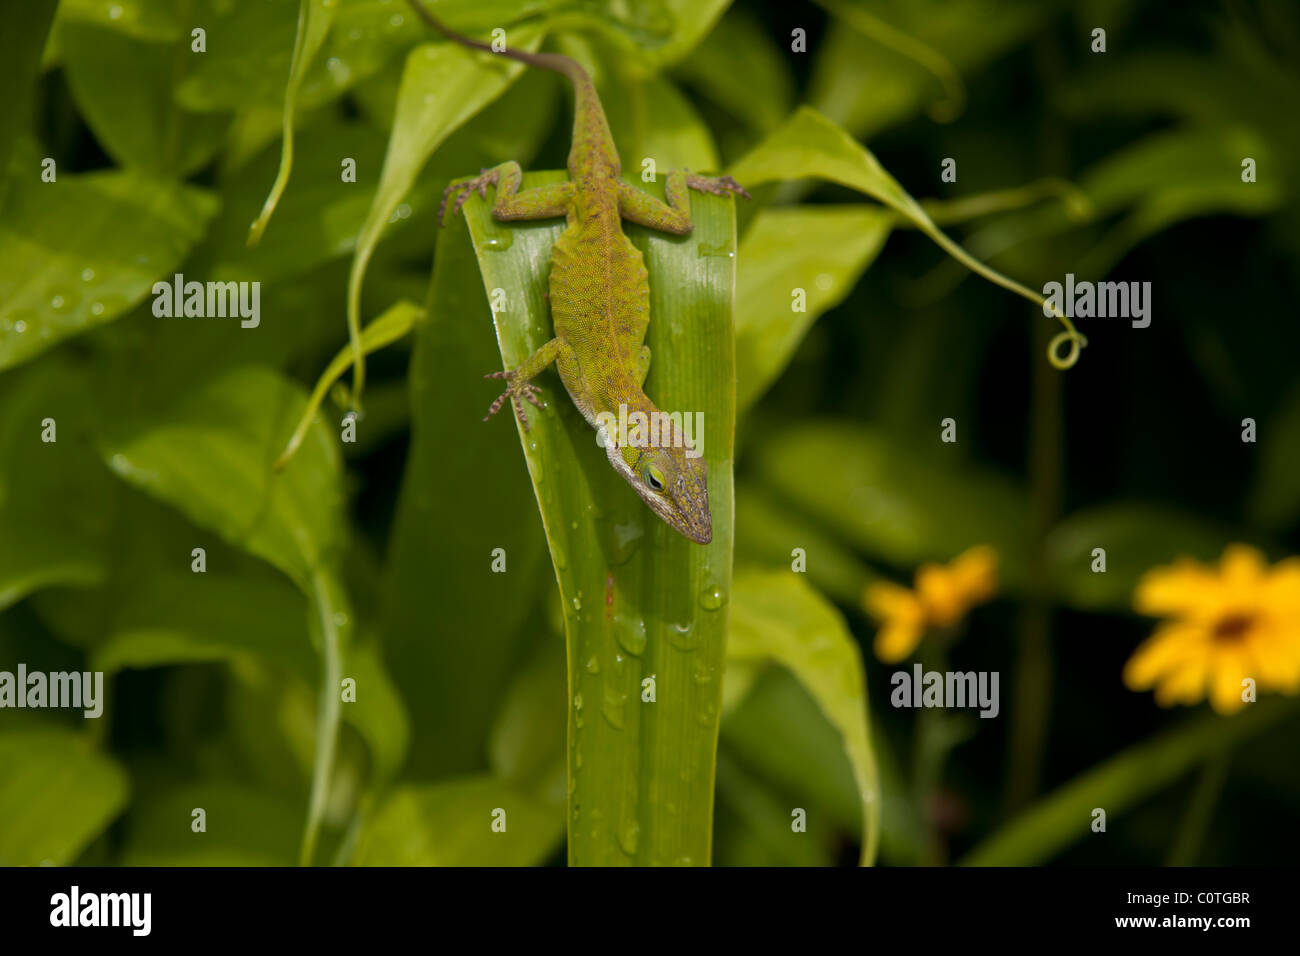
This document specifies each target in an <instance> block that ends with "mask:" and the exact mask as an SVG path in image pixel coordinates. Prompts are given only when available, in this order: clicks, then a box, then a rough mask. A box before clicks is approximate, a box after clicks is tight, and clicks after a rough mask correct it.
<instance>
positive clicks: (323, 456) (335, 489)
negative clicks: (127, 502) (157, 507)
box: [102, 366, 343, 594]
mask: <svg viewBox="0 0 1300 956" xmlns="http://www.w3.org/2000/svg"><path fill="white" fill-rule="evenodd" d="M305 407H306V401H305V400H304V398H303V396H302V393H301V391H300V390H299V389H298V387H297V386H295V385H292V384H290V383H289V382H288V381H286V380H285V379H283V378H282V377H280V376H279V375H278V374H276V373H274V372H271V371H269V370H266V369H261V368H257V367H253V366H246V367H242V368H237V369H232V370H231V371H229V372H227V373H225V374H223V375H221V376H220V377H218V378H217V379H215V380H213V381H212V382H208V383H205V384H204V385H202V386H201V387H199V388H197V389H195V390H193V391H192V392H191V393H190V394H189V395H187V396H185V397H184V398H182V399H181V400H180V401H179V402H178V403H177V404H176V405H175V406H173V407H172V408H169V409H165V410H162V411H161V412H154V413H153V414H151V415H149V416H148V417H144V416H141V417H138V418H127V417H122V418H117V419H116V420H114V421H113V422H112V423H110V424H109V426H108V429H107V431H106V434H105V437H104V439H103V442H102V450H103V454H104V458H105V460H106V461H108V463H109V466H110V467H111V468H112V469H113V470H114V471H116V472H117V473H118V474H119V475H121V476H122V477H123V478H124V479H126V480H127V481H128V482H130V483H131V484H134V485H136V486H137V487H139V488H141V489H142V490H144V491H146V492H147V493H149V494H151V495H153V496H154V497H156V498H159V499H161V500H162V501H165V502H167V503H169V504H171V505H172V506H173V507H175V508H178V509H179V510H180V511H181V512H182V513H183V514H185V515H186V516H187V517H189V519H190V520H191V521H193V522H194V523H195V524H197V525H199V526H200V527H206V528H210V529H212V530H213V531H215V532H216V533H217V534H219V535H220V536H221V537H222V538H223V539H225V540H226V541H228V542H229V543H231V544H233V545H234V546H235V547H238V548H242V549H243V550H245V551H248V552H250V553H252V554H255V555H257V556H258V557H260V558H263V559H264V560H266V561H269V562H270V563H271V564H273V565H275V566H276V567H278V568H279V569H280V570H281V571H283V572H284V573H285V574H287V575H288V576H289V577H290V578H291V579H292V580H293V581H294V582H295V583H297V584H298V586H299V587H300V588H301V589H302V590H303V592H304V593H307V594H310V593H313V585H312V579H313V577H314V575H315V574H316V573H317V571H319V570H321V569H323V568H325V567H327V566H328V564H329V562H330V561H332V560H334V559H335V558H336V557H337V555H338V553H339V550H340V548H341V546H342V537H343V519H342V514H343V495H342V489H341V480H340V469H341V464H340V458H339V451H338V444H337V442H336V441H335V440H334V439H333V437H332V436H331V435H330V434H329V432H328V431H327V430H326V428H325V427H324V426H323V425H318V426H316V427H314V428H312V429H310V430H309V431H308V433H307V438H306V440H305V441H304V443H303V445H302V448H301V449H300V451H299V452H298V455H297V456H296V457H295V458H294V459H293V461H292V462H291V463H290V464H289V467H288V468H287V469H285V471H284V472H282V473H279V474H277V473H274V472H273V471H272V469H271V463H272V462H273V461H274V459H275V455H276V452H278V451H279V449H280V448H281V447H283V443H284V441H285V439H286V438H287V436H288V433H289V429H290V428H292V426H293V423H294V422H295V421H296V420H297V419H298V418H300V417H301V414H302V411H303V410H304V408H305Z"/></svg>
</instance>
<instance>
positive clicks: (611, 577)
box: [433, 173, 735, 865]
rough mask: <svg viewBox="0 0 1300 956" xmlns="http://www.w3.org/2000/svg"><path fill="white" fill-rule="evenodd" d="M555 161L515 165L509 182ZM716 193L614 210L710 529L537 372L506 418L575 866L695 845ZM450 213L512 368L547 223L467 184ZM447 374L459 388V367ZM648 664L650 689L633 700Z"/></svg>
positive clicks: (709, 598)
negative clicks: (685, 528)
mask: <svg viewBox="0 0 1300 956" xmlns="http://www.w3.org/2000/svg"><path fill="white" fill-rule="evenodd" d="M561 178H562V174H559V173H546V174H532V175H526V176H525V177H524V183H523V187H524V188H529V187H530V186H537V185H541V184H543V183H547V182H556V181H558V180H559V179H561ZM654 192H655V194H656V195H658V196H661V197H662V191H661V188H660V187H656V188H655V191H654ZM733 210H734V206H733V205H732V203H731V202H730V201H728V200H724V199H720V198H718V197H713V196H709V195H701V196H698V197H692V200H691V211H692V215H693V218H694V220H695V229H694V232H693V233H692V234H691V235H690V236H689V237H670V236H665V235H661V234H657V233H652V232H649V231H647V230H644V229H641V228H638V227H633V226H627V232H628V235H629V236H630V237H631V238H632V241H633V243H634V244H635V245H636V246H637V248H639V249H640V250H641V252H642V253H643V255H644V256H645V262H646V267H647V270H648V272H649V275H650V315H651V320H650V326H649V332H648V338H647V344H648V345H649V347H650V349H651V353H652V355H653V356H654V358H653V360H652V362H651V366H650V374H649V378H648V379H647V382H646V393H647V394H648V395H649V396H650V397H651V398H652V399H654V400H655V401H656V403H657V404H658V405H659V406H660V407H661V408H663V409H664V410H668V411H672V410H677V411H684V412H692V411H696V412H700V413H702V414H703V415H704V422H705V436H706V437H705V442H704V447H703V449H702V450H703V454H704V458H705V460H706V461H707V462H708V480H709V492H710V508H711V511H712V514H713V541H712V543H711V544H710V545H707V546H700V545H697V544H694V543H693V542H690V541H688V540H687V539H686V538H684V537H682V536H681V535H680V534H678V533H677V532H676V531H673V530H672V529H671V528H669V527H668V526H667V525H665V524H664V523H663V522H662V521H660V520H659V519H658V518H656V517H655V516H654V515H653V513H652V512H651V511H650V510H649V509H648V508H647V507H646V506H645V504H644V503H643V502H642V501H641V500H640V499H639V498H638V497H636V495H635V493H634V492H633V491H632V490H631V489H630V488H629V487H628V486H627V485H626V483H624V482H623V480H622V479H621V478H619V477H618V475H617V474H616V473H615V472H614V471H613V469H612V468H610V466H609V463H608V461H607V460H606V459H605V455H604V453H603V450H602V449H600V448H599V447H598V446H597V443H596V435H595V432H594V431H593V430H592V429H590V428H589V427H588V426H587V424H586V422H585V421H584V420H582V419H581V418H580V416H579V415H578V413H577V411H576V409H574V408H573V404H572V402H571V401H570V400H569V398H568V396H567V395H566V394H565V393H564V391H563V390H562V389H559V388H557V387H556V386H555V379H554V377H553V376H552V375H550V374H548V375H545V376H542V377H541V378H540V379H539V380H538V385H539V386H540V387H541V394H542V398H543V401H545V403H546V406H547V407H546V409H545V410H533V411H534V414H533V416H532V424H531V431H529V432H526V433H525V432H523V431H522V426H520V429H519V434H520V438H521V440H522V442H523V446H524V456H525V459H526V461H527V467H528V470H529V473H530V474H531V476H532V480H533V490H534V493H535V494H536V496H537V500H538V502H539V504H540V507H541V511H542V523H543V525H544V526H545V529H546V534H547V540H548V544H549V546H550V551H551V558H552V563H553V564H554V566H555V570H556V576H557V578H558V581H559V586H560V596H561V599H562V602H563V605H564V609H565V633H566V641H567V645H568V662H569V688H570V694H571V695H572V697H571V709H570V712H569V741H570V749H569V779H570V786H571V790H570V808H571V810H572V811H574V813H573V816H572V817H571V819H570V831H569V834H570V839H569V856H570V861H571V862H572V863H574V864H578V865H590V864H595V865H600V864H616V863H632V864H654V863H678V864H696V865H699V864H705V863H707V862H708V860H709V852H710V825H711V821H710V818H711V812H710V811H711V804H712V792H713V753H714V749H715V746H716V739H717V738H716V734H717V721H718V714H719V705H720V699H721V690H720V684H721V674H722V654H723V644H724V641H725V634H726V617H727V615H726V606H727V602H728V600H729V596H730V583H731V581H730V578H731V543H732V542H731V538H732V520H731V519H732V479H731V465H732V442H733V430H734V421H735V404H734V394H735V393H734V381H735V377H734V376H735V371H734V357H733V341H734V335H733V328H732V293H733V289H734V285H735V274H734V262H735V258H734V247H735V232H734V229H735V226H734V218H733ZM465 212H466V220H467V221H468V223H469V226H470V232H471V235H472V236H473V238H474V243H475V248H476V250H477V253H478V263H479V269H480V272H481V273H482V277H483V284H484V288H485V290H491V289H497V288H500V289H503V290H505V293H506V296H507V307H506V309H505V311H502V312H499V313H497V314H496V316H495V319H496V327H497V338H498V341H499V344H500V346H501V353H502V358H503V359H504V365H505V367H506V368H514V367H516V366H517V365H518V364H519V363H520V362H521V361H523V359H524V358H525V357H526V356H528V355H529V354H531V353H532V352H533V351H534V350H535V349H536V348H538V347H539V346H540V345H542V344H543V343H544V342H545V341H546V340H548V339H549V338H550V337H551V335H552V332H551V328H550V322H549V321H548V320H547V308H546V299H545V295H546V293H547V282H546V277H547V273H548V270H549V267H550V251H551V246H552V243H553V242H554V241H555V238H556V236H557V235H558V234H559V233H560V231H561V228H562V224H560V223H551V222H534V223H517V224H501V223H497V222H496V221H495V220H494V219H493V218H492V217H491V213H490V210H489V207H488V204H487V203H486V202H484V201H483V200H481V199H479V198H478V197H477V196H476V197H475V198H473V199H471V200H470V201H469V202H468V203H467V204H466V206H465ZM481 307H482V306H480V308H481ZM433 311H434V312H435V321H436V320H437V314H436V313H437V310H436V308H435V309H434V310H433ZM457 380H458V381H460V382H461V383H462V384H463V387H464V388H466V389H468V388H471V387H473V385H474V383H475V381H476V380H477V371H475V372H469V371H468V370H467V371H466V373H463V374H462V376H461V377H459V379H457ZM479 387H480V388H481V387H482V386H481V385H480V386H479ZM484 397H485V398H489V399H490V398H491V392H490V391H489V392H486V393H485V394H484ZM493 424H495V425H496V426H497V427H498V428H502V427H504V426H503V424H502V423H493ZM514 467H516V468H518V467H519V465H518V464H517V463H516V465H515V466H514ZM485 560H486V556H485ZM651 675H654V676H655V680H656V682H657V687H658V691H657V694H658V699H657V702H656V703H655V704H653V706H651V705H649V704H643V703H642V702H641V695H642V690H643V688H642V683H641V682H642V680H643V679H646V678H648V677H650V676H651Z"/></svg>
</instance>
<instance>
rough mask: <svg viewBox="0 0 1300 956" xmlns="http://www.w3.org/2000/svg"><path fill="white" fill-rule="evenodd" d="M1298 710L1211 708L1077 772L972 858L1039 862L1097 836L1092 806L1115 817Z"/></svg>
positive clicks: (989, 862) (1289, 706) (1270, 705)
mask: <svg viewBox="0 0 1300 956" xmlns="http://www.w3.org/2000/svg"><path fill="white" fill-rule="evenodd" d="M1294 712H1295V702H1294V701H1286V702H1282V701H1268V702H1265V703H1259V704H1252V705H1251V706H1250V707H1248V708H1247V709H1246V710H1245V711H1244V712H1243V713H1241V714H1238V715H1235V716H1233V717H1221V716H1218V715H1206V716H1203V717H1201V718H1199V719H1197V720H1193V721H1188V722H1186V723H1184V724H1183V725H1182V726H1181V727H1179V728H1178V729H1177V730H1174V731H1171V732H1169V733H1166V734H1163V735H1161V736H1159V737H1156V738H1153V739H1151V740H1148V741H1145V742H1143V743H1140V744H1137V745H1136V746H1133V747H1130V748H1129V749H1127V750H1124V751H1121V752H1120V753H1119V754H1117V755H1115V756H1114V757H1111V758H1110V759H1109V760H1107V761H1105V762H1104V763H1102V764H1099V765H1098V766H1096V767H1094V768H1093V769H1091V770H1089V771H1087V772H1086V773H1083V774H1081V775H1080V776H1078V777H1076V778H1075V779H1074V780H1072V781H1070V782H1069V783H1067V784H1065V785H1064V786H1062V787H1060V788H1059V789H1057V790H1056V791H1054V792H1053V793H1051V794H1049V795H1048V796H1047V797H1045V798H1044V799H1043V800H1042V801H1040V802H1039V803H1038V804H1036V805H1035V806H1033V807H1031V808H1030V809H1029V810H1027V811H1025V812H1024V813H1023V814H1021V815H1020V816H1019V817H1017V818H1016V819H1014V820H1012V821H1011V822H1010V823H1009V824H1007V825H1006V826H1005V827H1003V828H1002V829H1001V830H999V831H997V832H996V833H994V834H993V835H992V836H991V837H988V838H987V839H985V840H984V842H983V843H980V844H979V845H978V846H976V847H975V849H973V850H971V852H970V853H969V854H967V855H966V856H965V857H964V858H963V859H962V860H961V863H962V864H963V865H965V866H1035V865H1038V864H1041V863H1045V862H1047V861H1049V860H1051V859H1052V858H1054V857H1055V856H1056V855H1057V854H1058V853H1060V852H1061V851H1062V850H1064V849H1066V848H1067V847H1069V846H1071V845H1072V844H1074V843H1077V842H1079V841H1080V840H1083V839H1085V838H1087V837H1090V836H1093V833H1092V821H1093V809H1094V808H1096V807H1101V808H1103V809H1105V811H1106V816H1107V818H1108V821H1109V820H1114V819H1115V818H1116V817H1118V816H1119V815H1120V814H1122V813H1124V812H1125V811H1126V810H1128V809H1130V808H1131V807H1134V806H1136V805H1137V804H1139V803H1140V802H1141V801H1142V800H1144V799H1146V798H1147V797H1149V796H1151V795H1152V794H1154V793H1158V792H1159V791H1160V790H1162V789H1163V788H1165V787H1167V786H1169V785H1170V784H1172V783H1173V782H1174V781H1176V780H1177V779H1179V778H1180V777H1182V776H1183V775H1184V774H1186V773H1187V772H1188V771H1190V770H1191V769H1192V768H1193V767H1195V766H1196V765H1197V764H1199V763H1201V762H1202V761H1204V760H1206V759H1208V758H1209V757H1211V756H1213V755H1214V754H1217V753H1220V752H1222V751H1224V750H1226V749H1231V748H1233V747H1234V746H1235V745H1237V744H1238V743H1240V742H1241V741H1243V740H1246V739H1247V738H1249V737H1251V736H1253V735H1255V734H1257V733H1259V732H1260V731H1262V730H1264V729H1265V728H1267V727H1269V726H1271V725H1272V724H1274V723H1276V722H1277V721H1278V720H1279V719H1281V718H1282V717H1284V716H1287V715H1289V714H1293V713H1294Z"/></svg>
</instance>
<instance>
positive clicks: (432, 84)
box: [348, 28, 542, 398]
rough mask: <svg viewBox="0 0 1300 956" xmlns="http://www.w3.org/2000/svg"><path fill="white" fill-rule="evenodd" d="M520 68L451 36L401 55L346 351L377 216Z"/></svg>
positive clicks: (355, 334) (353, 287) (351, 278)
mask: <svg viewBox="0 0 1300 956" xmlns="http://www.w3.org/2000/svg"><path fill="white" fill-rule="evenodd" d="M541 40H542V33H541V32H540V31H537V30H532V29H528V28H525V29H521V30H520V31H519V32H518V34H517V35H516V37H515V40H514V42H515V44H516V46H517V47H518V48H519V49H525V50H536V49H537V47H538V45H540V43H541ZM522 69H523V64H521V63H517V62H515V61H513V60H509V61H502V60H501V59H500V58H491V59H488V58H486V57H485V56H484V55H483V54H481V53H477V52H475V51H472V50H467V49H465V48H464V47H461V46H457V45H455V44H453V43H437V44H425V45H423V46H419V47H416V48H415V49H414V50H412V51H411V52H410V54H409V55H408V56H407V58H406V69H405V71H404V72H403V73H402V86H401V91H400V93H399V94H398V101H397V115H396V117H395V118H394V120H393V132H392V136H391V138H390V139H389V141H388V152H387V154H386V155H385V156H384V166H383V169H382V171H381V172H380V174H379V187H378V189H377V191H376V193H375V197H374V200H373V201H372V203H371V206H370V212H369V214H368V215H367V216H366V221H365V223H364V224H363V225H362V227H361V231H360V233H359V234H358V236H357V242H356V252H355V255H354V256H353V259H352V269H351V271H350V273H349V275H348V328H349V330H350V334H351V338H352V342H353V346H354V356H355V355H356V351H357V350H358V349H359V343H360V336H361V330H360V325H361V316H360V312H361V283H362V280H363V279H364V278H365V274H366V267H367V265H368V264H369V262H370V258H371V256H372V255H373V254H374V251H375V246H376V245H377V244H378V242H379V236H380V233H382V232H383V229H384V225H385V223H387V222H388V221H389V219H390V218H391V217H392V215H393V212H394V211H395V210H396V209H397V206H398V204H399V203H400V202H401V201H402V197H403V196H405V195H406V194H407V192H409V191H410V189H411V186H412V185H413V184H414V183H415V178H416V176H417V175H419V172H420V170H421V168H423V166H424V164H425V162H426V161H427V160H428V159H429V156H430V155H432V153H433V151H434V150H436V149H437V148H438V146H439V145H440V144H441V143H442V142H443V140H445V139H446V138H447V136H448V135H450V134H451V133H452V132H453V131H455V130H456V129H458V128H460V127H461V126H463V125H464V124H465V122H466V121H467V120H468V119H470V117H472V116H473V115H474V114H476V113H477V112H479V111H480V110H481V109H483V107H485V106H487V105H488V104H489V103H491V102H492V101H493V100H495V99H496V98H497V97H498V96H500V95H501V94H502V92H504V91H505V89H506V87H507V86H509V85H510V83H511V82H513V81H514V79H515V78H516V77H517V76H518V75H519V73H520V72H521V71H522ZM435 90H436V91H437V92H431V91H435ZM364 369H365V365H364V362H363V361H358V362H357V363H356V367H355V368H354V370H353V382H354V387H353V392H354V394H356V393H360V392H361V387H362V385H363V383H364V378H365V371H364ZM358 398H359V394H358Z"/></svg>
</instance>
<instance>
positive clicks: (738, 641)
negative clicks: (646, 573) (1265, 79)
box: [727, 570, 880, 865]
mask: <svg viewBox="0 0 1300 956" xmlns="http://www.w3.org/2000/svg"><path fill="white" fill-rule="evenodd" d="M727 657H728V659H729V660H732V659H734V660H740V661H755V660H770V661H774V662H776V663H778V664H780V665H781V666H782V667H785V668H786V669H788V670H789V671H790V672H791V673H792V674H793V675H794V676H795V677H796V678H798V679H799V682H800V683H801V684H802V685H803V686H804V688H805V689H806V690H807V691H808V693H809V695H811V696H812V698H813V699H814V700H815V701H816V702H817V705H818V706H819V707H820V708H821V710H822V713H823V714H824V715H825V717H826V719H827V720H828V721H829V722H830V723H831V725H832V726H833V727H834V728H835V729H836V730H838V731H839V733H840V735H841V737H842V738H843V746H844V753H845V754H846V755H847V757H848V759H849V764H850V766H851V767H852V768H853V780H854V783H855V784H856V788H857V794H858V800H859V803H860V808H861V813H862V832H863V840H862V856H861V862H862V863H863V864H864V865H869V864H871V863H873V862H874V861H875V858H876V844H877V841H878V839H879V828H880V789H879V784H878V782H877V780H876V767H875V757H874V755H873V754H872V752H871V740H870V733H869V730H868V726H867V690H866V681H865V677H864V676H863V670H862V655H861V654H860V653H859V651H858V646H857V644H856V643H855V642H854V640H853V635H852V634H850V633H849V629H848V625H847V624H846V623H845V622H844V618H843V617H842V616H841V615H840V613H839V612H838V611H837V610H835V608H834V607H833V606H832V605H830V604H829V603H828V602H827V601H826V600H825V598H823V597H822V596H821V595H819V594H818V593H817V592H816V591H815V590H813V589H812V588H811V587H809V586H808V585H807V584H806V583H805V582H804V581H803V580H802V579H801V578H799V577H798V576H796V575H795V574H793V573H791V572H788V571H781V572H769V571H744V570H742V571H740V572H738V573H737V574H736V577H735V580H734V582H733V591H732V606H731V626H730V629H729V631H728V634H727Z"/></svg>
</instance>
